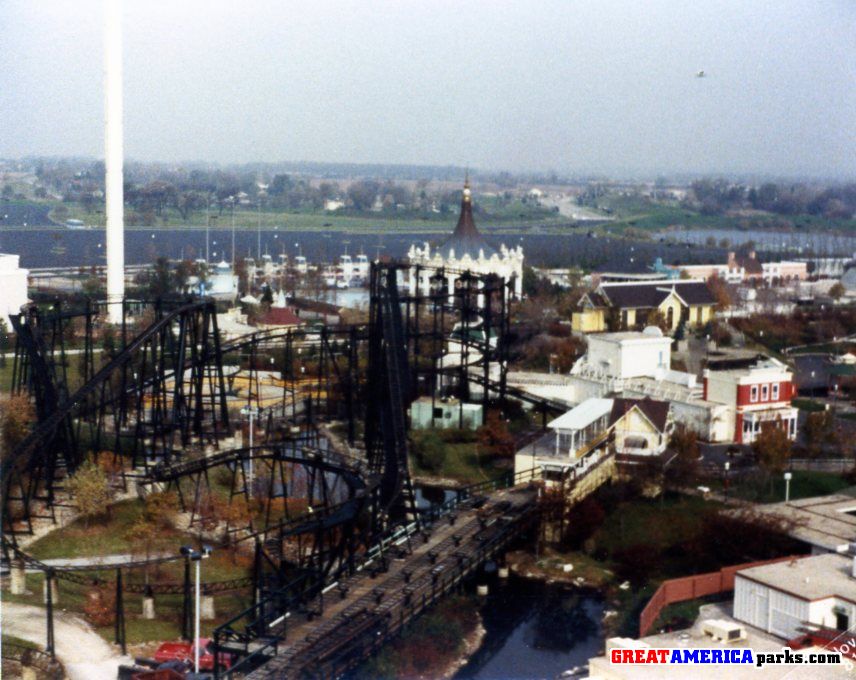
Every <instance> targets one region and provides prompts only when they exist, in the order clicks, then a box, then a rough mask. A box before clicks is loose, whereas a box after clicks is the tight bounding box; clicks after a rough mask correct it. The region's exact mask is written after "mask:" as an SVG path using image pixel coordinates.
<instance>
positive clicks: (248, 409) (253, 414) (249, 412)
mask: <svg viewBox="0 0 856 680" xmlns="http://www.w3.org/2000/svg"><path fill="white" fill-rule="evenodd" d="M259 413H261V411H260V410H259V409H257V408H256V407H255V406H244V408H242V409H241V415H242V416H249V418H250V459H249V472H248V476H249V481H250V492H251V493H252V488H253V418H257V417H258V416H259Z"/></svg>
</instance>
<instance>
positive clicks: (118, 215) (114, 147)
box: [104, 0, 125, 323]
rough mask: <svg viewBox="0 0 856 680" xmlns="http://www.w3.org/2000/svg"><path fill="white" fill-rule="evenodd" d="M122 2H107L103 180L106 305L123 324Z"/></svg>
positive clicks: (114, 320)
mask: <svg viewBox="0 0 856 680" xmlns="http://www.w3.org/2000/svg"><path fill="white" fill-rule="evenodd" d="M122 4H123V3H122V0H104V166H105V171H106V176H105V179H104V186H105V190H106V191H105V193H106V195H107V198H106V200H107V206H106V213H107V302H108V303H111V304H109V306H108V310H109V319H110V322H111V323H121V321H122V305H121V302H122V299H123V298H124V297H125V213H124V206H125V198H124V187H123V181H124V179H123V178H124V172H123V167H122V164H123V159H124V149H123V146H122Z"/></svg>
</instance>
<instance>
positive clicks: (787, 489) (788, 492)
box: [785, 472, 793, 503]
mask: <svg viewBox="0 0 856 680" xmlns="http://www.w3.org/2000/svg"><path fill="white" fill-rule="evenodd" d="M792 477H793V474H791V473H790V472H786V473H785V503H789V502H790V500H791V478H792Z"/></svg>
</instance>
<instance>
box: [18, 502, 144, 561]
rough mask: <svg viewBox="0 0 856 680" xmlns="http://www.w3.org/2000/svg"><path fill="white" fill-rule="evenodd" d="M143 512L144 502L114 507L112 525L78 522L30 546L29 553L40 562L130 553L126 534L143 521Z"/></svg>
mask: <svg viewBox="0 0 856 680" xmlns="http://www.w3.org/2000/svg"><path fill="white" fill-rule="evenodd" d="M143 508H144V504H143V501H142V500H140V499H132V500H125V501H120V502H118V503H114V504H113V506H112V513H111V518H110V519H109V520H108V521H106V522H102V521H99V520H97V519H95V518H93V519H92V520H90V521H89V523H88V525H87V522H86V521H85V520H83V519H76V520H74V521H73V522H71V523H70V524H68V525H67V526H65V527H62V528H60V529H57V530H56V531H52V532H51V533H49V534H47V535H46V536H43V537H42V538H40V539H39V540H37V541H36V542H35V543H33V544H32V545H31V546H30V549H29V552H30V554H32V555H33V557H36V558H38V559H54V558H63V557H86V556H90V555H113V554H119V553H124V552H128V551H129V550H130V549H131V547H130V546H129V544H128V539H127V538H125V534H126V532H127V531H128V529H129V528H130V527H131V525H133V524H134V522H136V521H137V519H139V517H140V515H141V514H142V512H143Z"/></svg>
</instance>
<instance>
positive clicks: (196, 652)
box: [193, 559, 202, 675]
mask: <svg viewBox="0 0 856 680" xmlns="http://www.w3.org/2000/svg"><path fill="white" fill-rule="evenodd" d="M201 561H202V560H201V559H198V560H196V626H195V630H196V633H195V634H196V637H195V638H193V671H194V673H196V675H199V595H200V592H199V585H200V584H199V563H200V562H201Z"/></svg>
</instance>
